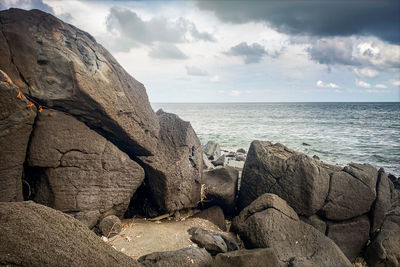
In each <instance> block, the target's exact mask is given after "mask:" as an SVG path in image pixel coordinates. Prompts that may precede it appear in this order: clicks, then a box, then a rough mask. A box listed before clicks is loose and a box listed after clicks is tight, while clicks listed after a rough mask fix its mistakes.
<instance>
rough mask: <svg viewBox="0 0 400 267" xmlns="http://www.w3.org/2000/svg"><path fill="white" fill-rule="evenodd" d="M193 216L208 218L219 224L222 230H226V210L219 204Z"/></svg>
mask: <svg viewBox="0 0 400 267" xmlns="http://www.w3.org/2000/svg"><path fill="white" fill-rule="evenodd" d="M193 217H195V218H202V219H205V220H208V221H210V222H212V223H213V224H215V225H216V226H218V228H219V229H221V230H222V231H226V225H225V216H224V212H223V211H222V209H221V208H220V207H219V206H212V207H209V208H207V209H205V210H202V211H200V212H199V213H197V214H196V215H194V216H193Z"/></svg>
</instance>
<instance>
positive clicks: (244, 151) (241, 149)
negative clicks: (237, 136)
mask: <svg viewBox="0 0 400 267" xmlns="http://www.w3.org/2000/svg"><path fill="white" fill-rule="evenodd" d="M236 152H237V153H243V154H246V150H244V149H243V148H239V149H238V150H236Z"/></svg>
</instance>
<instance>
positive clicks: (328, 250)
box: [232, 194, 352, 266]
mask: <svg viewBox="0 0 400 267" xmlns="http://www.w3.org/2000/svg"><path fill="white" fill-rule="evenodd" d="M232 230H234V231H235V232H237V233H238V234H239V235H240V237H241V239H242V240H243V242H244V244H245V246H246V248H271V249H273V251H274V253H275V254H276V255H277V257H278V258H279V260H280V261H283V262H289V261H290V259H292V258H306V259H307V260H308V261H309V262H312V263H313V264H315V265H316V266H352V264H351V263H350V261H349V260H348V259H347V258H346V256H345V255H344V254H343V252H342V251H341V250H340V249H339V247H338V246H337V245H336V244H335V243H334V242H333V241H332V240H331V239H329V238H327V237H326V236H325V235H324V234H322V233H321V232H320V231H318V230H317V229H315V228H314V227H312V226H311V225H308V224H307V223H304V222H302V221H301V220H300V219H299V218H298V216H297V214H296V212H295V211H294V210H293V209H292V208H291V207H290V206H289V205H287V204H286V202H285V201H284V200H283V199H281V198H279V197H278V196H277V195H273V194H264V195H261V196H260V197H259V198H257V199H256V200H255V201H254V202H252V203H251V204H250V205H249V206H247V207H246V208H245V209H243V210H242V212H240V214H239V216H237V217H235V218H234V220H233V222H232Z"/></svg>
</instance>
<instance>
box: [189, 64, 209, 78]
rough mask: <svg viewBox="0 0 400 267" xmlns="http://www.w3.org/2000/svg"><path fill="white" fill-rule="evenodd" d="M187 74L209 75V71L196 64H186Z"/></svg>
mask: <svg viewBox="0 0 400 267" xmlns="http://www.w3.org/2000/svg"><path fill="white" fill-rule="evenodd" d="M185 68H186V73H187V75H191V76H208V72H207V71H205V70H202V69H200V68H197V67H194V66H185Z"/></svg>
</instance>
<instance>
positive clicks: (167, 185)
mask: <svg viewBox="0 0 400 267" xmlns="http://www.w3.org/2000/svg"><path fill="white" fill-rule="evenodd" d="M157 116H158V119H159V121H160V141H161V143H162V144H163V145H164V146H163V150H160V153H162V151H164V155H165V156H163V157H159V156H147V157H139V159H140V161H141V165H142V166H143V167H144V169H145V172H146V177H147V181H146V184H147V186H148V188H149V191H150V192H151V199H152V202H153V203H156V205H157V208H158V209H159V210H160V211H161V212H171V211H175V210H181V209H183V208H188V207H196V206H197V204H198V203H199V202H200V190H201V179H202V178H201V177H202V172H203V156H202V155H203V152H202V148H201V144H200V140H199V138H198V137H197V135H196V133H195V132H194V130H193V128H192V126H191V125H190V123H189V122H187V121H183V120H181V119H180V118H179V117H178V116H177V115H175V114H172V113H167V112H164V111H162V110H159V111H157Z"/></svg>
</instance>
